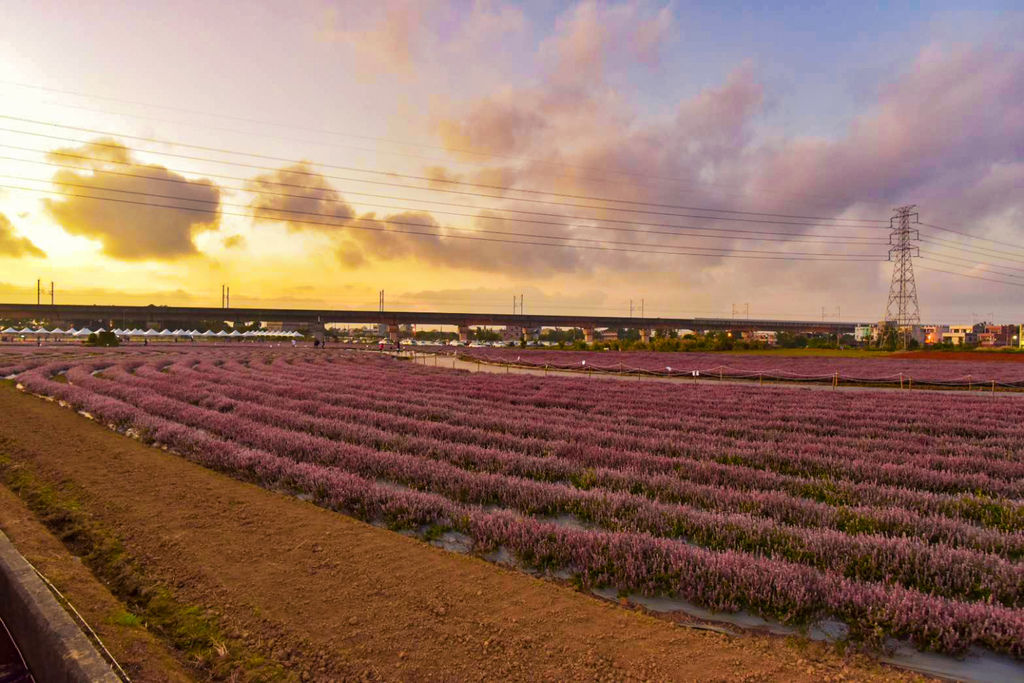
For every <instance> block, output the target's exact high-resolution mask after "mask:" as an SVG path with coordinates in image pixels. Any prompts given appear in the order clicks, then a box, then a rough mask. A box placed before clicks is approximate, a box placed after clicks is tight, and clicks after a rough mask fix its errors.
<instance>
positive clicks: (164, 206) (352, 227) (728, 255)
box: [0, 180, 884, 263]
mask: <svg viewBox="0 0 1024 683" xmlns="http://www.w3.org/2000/svg"><path fill="white" fill-rule="evenodd" d="M36 182H44V181H38V180H37V181H36ZM0 187H2V188H5V189H10V190H21V191H25V192H36V193H40V194H52V195H57V196H63V197H75V198H78V199H91V200H95V201H106V202H116V203H119V204H129V205H136V206H148V207H151V208H158V209H170V210H176V211H189V212H194V211H196V210H197V208H196V207H194V206H192V207H187V206H174V205H167V204H154V203H151V202H141V201H134V200H128V199H116V198H113V197H94V196H91V195H81V194H75V193H70V192H58V191H56V190H40V189H37V188H31V187H24V186H18V185H0ZM181 199H183V200H184V201H196V200H189V199H186V198H181ZM218 213H219V214H220V215H224V216H237V217H241V218H255V219H260V218H265V217H262V216H259V215H257V214H251V213H236V212H229V211H219V212H218ZM351 220H354V221H373V222H376V223H385V224H389V225H415V226H421V227H427V228H432V227H434V226H430V225H425V224H422V223H403V222H400V221H394V220H389V219H381V218H353V219H351ZM290 222H292V223H299V224H308V225H324V226H329V227H339V228H346V229H350V230H366V231H371V232H386V233H397V234H408V235H418V236H420V237H435V238H441V239H464V240H476V241H481V242H497V243H505V244H522V245H531V246H541V247H562V248H568V249H590V250H596V251H616V252H627V253H638V254H654V255H659V256H712V257H715V258H741V259H762V260H776V261H848V262H854V261H861V262H864V261H870V262H879V263H881V262H884V259H877V258H861V257H860V256H857V257H853V256H850V257H847V256H839V255H836V256H834V257H831V256H830V257H829V258H817V257H800V256H748V255H745V254H735V253H728V252H727V253H723V254H707V253H700V252H691V251H653V250H645V249H622V248H618V247H602V246H591V245H585V244H560V243H552V242H531V241H515V240H505V239H497V238H488V237H470V236H466V235H451V234H446V233H436V232H415V231H408V230H400V229H391V228H376V227H368V226H361V225H352V224H351V223H337V222H333V223H332V222H324V221H310V220H305V219H303V220H299V219H290ZM448 229H453V230H460V231H462V232H477V231H473V230H461V229H459V228H448ZM479 232H483V231H479ZM510 234H515V233H510ZM523 236H524V237H530V236H533V237H537V236H536V235H525V234H524V235H523ZM548 239H554V238H548ZM592 241H593V240H592ZM688 248H690V249H695V248H698V247H688ZM723 251H724V250H723ZM729 251H738V250H729ZM769 253H780V252H769Z"/></svg>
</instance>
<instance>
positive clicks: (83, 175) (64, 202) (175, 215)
mask: <svg viewBox="0 0 1024 683" xmlns="http://www.w3.org/2000/svg"><path fill="white" fill-rule="evenodd" d="M67 155H74V156H67ZM47 157H48V158H49V159H50V160H51V161H54V162H57V163H60V164H64V165H67V164H69V163H72V162H74V163H75V164H76V165H78V166H79V167H80V170H71V169H62V170H59V171H57V172H56V173H54V175H53V185H54V187H55V188H56V189H57V190H58V191H60V192H63V193H67V194H68V195H69V196H67V197H65V198H62V199H46V200H44V202H43V203H44V206H45V208H46V212H47V213H48V214H49V216H50V217H51V218H53V220H54V221H56V223H57V224H58V225H60V226H61V227H62V228H63V229H64V230H65V231H67V232H68V233H71V234H73V235H82V236H84V237H90V238H93V239H97V240H99V242H100V243H101V245H102V248H103V252H104V253H105V254H107V255H109V256H112V257H114V258H118V259H124V260H142V259H163V260H166V259H176V258H180V257H183V256H191V255H194V254H196V253H198V250H197V249H196V246H195V243H194V242H193V239H192V238H193V237H194V235H195V234H196V233H197V232H200V231H203V230H216V229H217V228H218V216H219V205H220V189H219V188H218V187H217V186H216V185H215V184H214V183H213V182H212V181H210V180H207V179H205V178H204V179H201V180H189V179H187V178H185V177H184V176H182V175H179V174H177V173H174V172H173V171H169V170H167V169H166V168H164V167H163V166H158V165H155V164H152V165H150V164H137V163H135V162H134V161H133V157H132V154H131V150H129V149H128V147H126V146H125V145H124V144H122V143H120V142H118V141H117V140H114V139H111V138H100V139H97V140H94V141H93V142H89V143H86V144H84V145H82V146H81V147H76V148H62V149H58V150H54V151H52V152H50V153H49V154H48V155H47ZM75 157H87V158H86V159H76V158H75ZM129 164H130V165H129ZM106 171H111V172H114V173H119V174H128V173H130V174H132V175H113V173H106ZM140 193H142V194H140ZM145 193H150V194H158V195H172V196H173V199H165V198H163V197H149V196H145ZM70 195H82V196H70ZM87 196H92V197H103V198H107V199H112V200H119V201H103V200H97V199H87V198H86V197H87ZM146 204H162V205H173V206H179V207H187V208H184V209H182V210H177V209H167V208H159V207H155V206H146Z"/></svg>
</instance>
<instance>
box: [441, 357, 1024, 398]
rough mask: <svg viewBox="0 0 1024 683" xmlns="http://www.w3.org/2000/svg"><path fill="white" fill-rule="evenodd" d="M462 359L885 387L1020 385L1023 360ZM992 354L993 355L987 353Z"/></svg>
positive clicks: (674, 375) (673, 374) (672, 374)
mask: <svg viewBox="0 0 1024 683" xmlns="http://www.w3.org/2000/svg"><path fill="white" fill-rule="evenodd" d="M459 354H460V355H461V356H463V357H464V358H466V359H467V360H481V361H486V362H492V363H509V364H512V365H516V366H521V367H534V368H544V367H546V368H551V369H559V370H580V371H583V370H590V371H593V372H607V373H618V372H625V373H629V372H636V371H640V372H643V373H647V374H651V375H659V376H669V377H685V376H691V375H692V374H693V373H695V372H696V373H698V374H699V375H700V376H701V377H705V378H708V379H715V378H724V379H746V380H757V379H764V380H777V381H786V382H822V381H826V382H827V381H831V380H833V379H837V380H839V381H840V382H841V383H856V384H885V385H890V386H901V385H902V386H908V385H909V386H913V385H914V384H915V383H916V384H917V385H918V386H921V385H928V386H939V387H942V386H947V387H963V388H975V389H980V388H983V387H992V386H995V387H997V388H1016V389H1019V388H1022V387H1024V363H1021V362H1009V363H1007V362H1000V359H999V358H995V359H993V360H987V359H986V360H947V359H941V360H935V359H922V358H904V357H881V358H842V357H834V356H783V355H775V356H773V355H771V354H742V353H735V354H723V353H696V352H694V353H671V352H659V351H623V352H617V351H544V350H533V349H509V348H506V349H490V348H467V349H459ZM989 355H995V354H989Z"/></svg>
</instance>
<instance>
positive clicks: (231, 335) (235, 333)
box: [228, 330, 242, 337]
mask: <svg viewBox="0 0 1024 683" xmlns="http://www.w3.org/2000/svg"><path fill="white" fill-rule="evenodd" d="M228 336H229V337H241V336H242V333H241V332H239V331H238V330H231V334H229V335H228Z"/></svg>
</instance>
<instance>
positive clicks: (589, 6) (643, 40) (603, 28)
mask: <svg viewBox="0 0 1024 683" xmlns="http://www.w3.org/2000/svg"><path fill="white" fill-rule="evenodd" d="M672 24H673V21H672V11H671V8H670V7H669V6H668V5H664V6H661V7H659V8H657V9H656V10H653V8H652V5H651V4H650V3H647V2H641V1H639V0H632V1H630V2H624V3H619V4H611V3H599V2H596V1H595V0H588V1H586V2H581V3H578V4H577V5H575V6H574V7H572V8H571V9H569V10H567V11H566V12H565V13H564V14H563V15H562V16H560V17H559V18H558V20H557V22H556V25H555V33H554V35H552V36H551V37H550V38H549V39H548V40H547V41H545V42H544V43H543V44H542V45H541V52H542V54H544V55H546V56H547V57H548V59H549V60H550V61H552V62H553V63H554V74H553V76H554V79H555V80H556V81H559V82H562V83H581V82H593V81H598V80H602V79H603V78H604V76H605V73H606V71H607V69H608V67H609V65H611V66H613V67H616V68H618V67H622V66H625V62H626V60H625V59H623V58H624V57H628V58H630V59H632V60H634V61H638V62H640V63H642V64H646V65H648V66H653V65H656V64H657V63H658V62H659V59H660V53H661V47H662V45H663V43H664V42H665V41H666V39H667V38H668V37H669V35H670V33H671V29H672ZM614 60H617V61H614Z"/></svg>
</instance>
